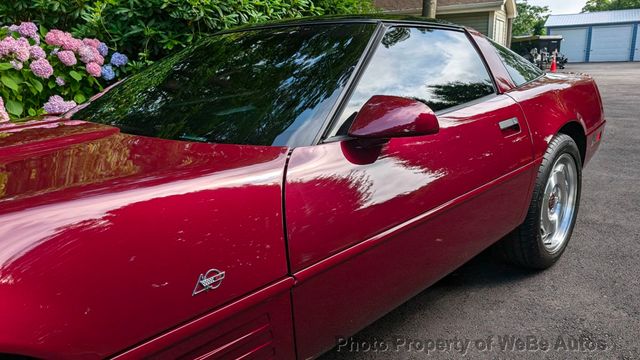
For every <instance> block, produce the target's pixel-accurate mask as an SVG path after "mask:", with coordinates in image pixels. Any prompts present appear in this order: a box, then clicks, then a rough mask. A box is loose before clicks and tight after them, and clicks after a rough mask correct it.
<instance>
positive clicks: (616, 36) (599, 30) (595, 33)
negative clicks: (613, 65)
mask: <svg viewBox="0 0 640 360" xmlns="http://www.w3.org/2000/svg"><path fill="white" fill-rule="evenodd" d="M632 36H633V25H618V26H594V27H593V30H592V34H591V55H590V56H589V61H629V56H630V54H631V37H632Z"/></svg>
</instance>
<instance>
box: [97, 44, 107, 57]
mask: <svg viewBox="0 0 640 360" xmlns="http://www.w3.org/2000/svg"><path fill="white" fill-rule="evenodd" d="M98 53H100V55H102V56H107V54H108V53H109V48H108V47H107V44H105V43H103V42H101V43H100V45H98Z"/></svg>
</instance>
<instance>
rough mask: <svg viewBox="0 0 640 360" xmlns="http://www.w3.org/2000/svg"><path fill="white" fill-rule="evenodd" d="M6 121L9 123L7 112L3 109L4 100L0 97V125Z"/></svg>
mask: <svg viewBox="0 0 640 360" xmlns="http://www.w3.org/2000/svg"><path fill="white" fill-rule="evenodd" d="M7 121H9V114H7V110H5V108H4V100H3V99H2V96H0V123H3V122H7Z"/></svg>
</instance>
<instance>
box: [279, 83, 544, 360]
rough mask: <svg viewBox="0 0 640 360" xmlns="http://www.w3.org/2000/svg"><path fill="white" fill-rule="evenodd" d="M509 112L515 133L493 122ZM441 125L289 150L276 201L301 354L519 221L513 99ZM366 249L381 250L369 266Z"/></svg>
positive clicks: (357, 324)
mask: <svg viewBox="0 0 640 360" xmlns="http://www.w3.org/2000/svg"><path fill="white" fill-rule="evenodd" d="M514 117H515V118H518V119H519V120H520V125H521V128H520V129H519V130H518V131H516V132H504V131H502V130H500V127H499V126H498V123H499V122H500V121H502V120H505V119H509V118H514ZM439 123H440V132H439V133H438V134H435V135H424V136H416V137H407V138H394V139H390V140H389V141H388V142H387V143H384V144H370V143H364V144H362V143H360V142H359V141H358V140H347V141H340V142H333V143H327V144H322V145H317V146H311V147H302V148H296V149H294V150H293V152H292V154H291V159H290V161H289V167H288V171H287V178H286V180H287V183H286V186H285V199H286V200H285V201H286V218H287V231H288V244H289V258H290V262H291V268H292V271H293V274H294V276H295V277H296V278H297V279H298V280H299V281H300V283H299V285H298V286H297V287H296V288H295V289H294V292H293V294H294V304H293V305H294V319H295V322H296V328H297V329H299V330H297V334H296V335H297V338H296V339H297V342H298V357H299V358H307V357H309V356H315V355H317V354H319V353H321V352H322V351H324V350H326V349H328V348H330V347H331V346H333V345H334V344H335V336H336V335H339V334H351V333H353V332H354V331H357V330H358V329H360V328H362V327H364V326H365V325H367V324H368V323H369V322H370V321H371V319H374V318H377V317H379V316H381V315H383V314H384V313H385V312H386V311H389V310H391V309H392V308H393V305H397V304H398V303H400V302H402V301H403V300H405V299H407V298H408V297H410V296H412V295H413V294H415V292H417V291H420V290H422V289H423V288H424V287H426V286H427V285H428V284H429V283H431V282H433V281H435V280H437V279H438V278H440V277H441V276H443V275H444V274H445V273H446V272H447V269H448V271H451V270H453V269H454V268H455V267H457V266H459V265H460V264H462V263H463V262H464V261H466V260H468V259H469V258H470V257H471V256H473V255H475V254H477V253H478V252H479V251H481V250H482V249H484V248H486V247H487V246H488V245H490V244H491V243H492V242H493V241H495V240H496V239H499V238H500V237H502V236H503V235H505V234H506V233H508V232H509V231H511V230H512V229H513V228H515V227H516V226H517V225H518V224H519V223H521V222H522V220H523V217H524V210H525V209H526V205H527V203H528V198H527V197H526V196H527V191H528V189H529V187H530V185H531V180H532V176H533V171H534V166H533V152H532V144H531V141H530V136H529V129H528V127H527V124H526V121H525V120H524V116H523V114H522V112H521V109H520V107H519V106H518V105H517V104H516V103H515V102H514V101H513V100H512V99H511V98H510V97H508V96H506V95H499V96H495V97H493V98H491V99H487V100H486V101H484V102H482V103H479V104H476V105H472V106H470V107H467V108H464V109H460V110H457V111H453V112H450V113H447V114H445V115H442V116H441V117H439ZM507 180H508V181H507ZM492 182H495V184H494V186H489V187H484V186H485V185H486V184H488V183H492ZM516 189H519V190H520V191H516ZM523 190H524V191H523ZM452 209H455V210H452ZM449 212H453V214H449ZM488 222H490V223H491V224H492V225H491V226H486V227H483V228H480V224H482V223H488ZM454 228H455V230H454ZM445 230H446V231H445ZM417 234H420V235H419V236H418V235H417ZM470 234H473V236H470ZM378 243H382V244H381V245H377V244H378ZM359 244H368V245H370V246H368V245H365V246H362V245H359ZM354 246H358V249H359V250H356V251H354V250H353V249H351V250H350V248H352V247H354ZM374 246H379V248H380V249H378V247H376V249H378V250H371V252H373V253H376V254H379V253H380V252H384V253H387V254H388V255H387V256H386V259H378V260H377V262H378V265H375V266H374V260H373V259H374V258H375V257H377V256H380V255H375V256H374V257H371V256H372V255H368V254H369V248H370V247H374ZM382 249H384V250H382ZM409 249H413V250H411V251H409ZM454 249H456V250H455V251H454ZM344 251H347V252H348V255H347V256H344V255H340V253H341V252H344ZM402 254H404V255H402ZM336 257H337V258H338V260H336ZM407 258H411V259H409V260H408V259H407ZM414 262H415V263H414ZM400 264H402V265H400ZM407 264H410V265H407ZM381 265H384V266H381ZM418 265H419V266H418ZM416 266H417V267H416ZM418 268H423V269H424V272H421V273H420V274H419V275H418V274H417V273H416V271H415V269H418ZM365 269H369V271H366V272H365V271H364V270H365ZM372 269H376V270H375V271H372ZM409 269H413V270H409ZM351 270H353V273H351ZM347 272H348V273H350V275H349V277H348V278H349V281H344V279H345V277H344V276H345V275H346V273H347ZM407 272H411V273H412V275H411V276H408V275H409V274H408V273H407ZM372 284H376V285H375V286H371V285H372ZM329 289H332V290H331V291H328V290H329ZM383 289H387V290H383ZM390 289H393V290H390ZM380 291H385V296H379V295H377V293H378V292H380ZM338 294H340V295H339V296H338ZM330 298H333V299H330ZM365 299H366V301H363V300H365ZM361 301H363V302H361ZM354 304H358V306H357V307H354ZM312 308H313V309H315V310H314V311H311V312H310V310H311V309H312ZM327 313H331V314H332V316H326V314H327ZM318 314H325V315H324V316H319V315H318ZM343 316H348V318H349V321H340V320H339V319H341V318H342V317H343ZM303 324H316V325H319V326H315V327H313V328H310V327H308V326H304V325H303Z"/></svg>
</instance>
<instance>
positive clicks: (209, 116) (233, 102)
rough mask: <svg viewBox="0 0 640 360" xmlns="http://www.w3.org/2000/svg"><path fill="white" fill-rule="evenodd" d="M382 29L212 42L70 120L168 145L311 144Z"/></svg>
mask: <svg viewBox="0 0 640 360" xmlns="http://www.w3.org/2000/svg"><path fill="white" fill-rule="evenodd" d="M374 30H375V25H374V24H342V25H335V24H333V25H308V26H294V27H284V28H271V29H269V28H267V29H256V30H247V31H241V32H232V33H226V34H220V35H215V36H211V37H208V38H205V39H203V40H201V41H200V42H199V43H198V44H197V45H195V46H192V47H189V48H187V49H185V50H183V51H181V52H179V53H177V54H175V55H172V56H170V57H168V58H165V59H164V60H161V61H159V62H157V63H155V64H153V65H152V66H150V67H148V68H146V69H145V70H143V71H141V72H140V73H138V74H136V75H133V76H131V77H130V78H129V79H127V80H126V81H124V82H123V83H121V84H119V85H118V86H116V87H114V88H113V89H111V90H110V91H108V92H107V93H105V94H104V95H102V96H101V97H99V98H97V99H95V100H94V101H92V102H91V103H90V104H89V105H87V106H86V107H84V108H82V109H80V110H78V111H76V112H75V113H72V114H68V115H66V116H67V117H71V116H73V118H75V119H82V120H87V121H92V122H97V123H102V124H108V125H113V126H116V127H119V128H120V129H121V130H122V131H123V132H125V133H129V134H136V135H145V136H152V137H160V138H167V139H176V140H189V141H201V142H215V143H230V144H248V145H287V146H297V145H306V144H309V143H311V142H312V141H313V138H314V137H315V136H316V134H317V133H318V131H319V130H320V128H321V127H322V123H323V121H324V120H325V118H326V116H327V115H328V113H329V111H330V110H331V108H332V106H333V105H334V103H335V101H336V100H337V97H338V95H339V94H340V91H341V90H342V89H343V88H344V86H345V85H346V82H347V80H348V78H349V76H350V75H351V73H352V71H353V69H354V68H355V66H356V63H357V62H358V59H359V58H360V56H361V54H362V52H363V51H364V48H365V47H366V44H367V42H368V41H369V38H370V36H371V34H372V33H373V32H374Z"/></svg>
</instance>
